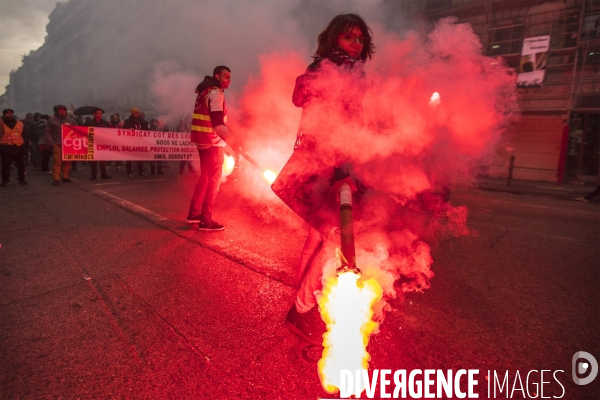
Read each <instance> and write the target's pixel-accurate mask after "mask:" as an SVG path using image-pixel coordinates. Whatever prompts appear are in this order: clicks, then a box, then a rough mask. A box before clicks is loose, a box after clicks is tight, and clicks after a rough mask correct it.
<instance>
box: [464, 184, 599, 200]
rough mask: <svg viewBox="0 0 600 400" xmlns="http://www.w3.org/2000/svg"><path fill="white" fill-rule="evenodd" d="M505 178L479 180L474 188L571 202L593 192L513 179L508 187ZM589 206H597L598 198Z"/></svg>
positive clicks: (588, 188)
mask: <svg viewBox="0 0 600 400" xmlns="http://www.w3.org/2000/svg"><path fill="white" fill-rule="evenodd" d="M507 183H508V180H507V179H506V178H479V179H477V185H476V186H475V187H476V188H477V189H480V190H488V191H492V192H503V193H513V194H522V195H528V196H539V197H549V198H554V199H558V200H573V199H575V198H576V197H583V196H585V195H586V194H588V193H590V192H591V191H593V190H594V189H595V188H596V186H595V185H589V184H588V185H567V184H563V185H562V186H558V185H557V184H556V183H553V182H537V181H523V180H516V179H513V180H512V181H511V183H510V186H508V184H507ZM590 203H591V204H594V203H595V204H599V203H598V198H595V199H593V200H592V201H591V202H590Z"/></svg>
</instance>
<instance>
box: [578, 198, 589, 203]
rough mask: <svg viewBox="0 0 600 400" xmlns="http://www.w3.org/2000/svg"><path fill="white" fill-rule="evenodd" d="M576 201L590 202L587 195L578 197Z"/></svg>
mask: <svg viewBox="0 0 600 400" xmlns="http://www.w3.org/2000/svg"><path fill="white" fill-rule="evenodd" d="M575 201H580V202H582V203H589V201H588V199H586V198H585V197H576V198H575Z"/></svg>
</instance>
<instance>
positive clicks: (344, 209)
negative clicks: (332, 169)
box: [340, 182, 356, 269]
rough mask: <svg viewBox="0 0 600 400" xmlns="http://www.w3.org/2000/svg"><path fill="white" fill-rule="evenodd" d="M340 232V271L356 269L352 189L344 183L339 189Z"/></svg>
mask: <svg viewBox="0 0 600 400" xmlns="http://www.w3.org/2000/svg"><path fill="white" fill-rule="evenodd" d="M340 230H341V250H342V260H341V261H342V263H341V266H340V269H356V254H355V253H356V250H355V247H354V218H353V216H352V189H351V188H350V185H349V184H348V183H346V182H344V183H342V186H341V187H340Z"/></svg>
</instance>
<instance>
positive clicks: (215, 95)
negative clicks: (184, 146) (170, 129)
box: [191, 76, 227, 148]
mask: <svg viewBox="0 0 600 400" xmlns="http://www.w3.org/2000/svg"><path fill="white" fill-rule="evenodd" d="M196 92H197V93H198V95H197V96H196V103H195V105H194V115H193V118H192V127H191V131H192V135H191V141H192V142H193V143H196V144H197V145H198V147H200V148H207V147H211V146H219V147H225V145H226V143H225V141H224V140H223V139H222V138H221V137H220V136H219V135H217V133H216V132H215V128H216V127H218V126H220V125H223V126H227V104H226V102H225V95H224V94H223V89H222V88H221V83H220V82H219V81H218V80H217V79H216V78H214V77H212V76H206V77H204V80H203V81H202V82H200V84H199V85H198V86H197V87H196Z"/></svg>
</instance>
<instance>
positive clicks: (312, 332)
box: [285, 304, 327, 346]
mask: <svg viewBox="0 0 600 400" xmlns="http://www.w3.org/2000/svg"><path fill="white" fill-rule="evenodd" d="M285 326H287V327H288V329H289V330H291V331H292V332H293V333H295V334H296V335H298V336H300V337H301V338H302V339H304V340H306V341H307V342H308V343H310V344H314V345H315V346H322V345H323V334H324V333H325V332H326V331H327V327H326V326H325V323H324V322H323V320H322V319H321V314H320V313H319V308H318V307H313V308H311V309H310V311H309V312H307V313H299V312H298V310H296V305H295V304H294V305H292V308H290V311H289V312H288V315H287V317H286V318H285Z"/></svg>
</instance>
